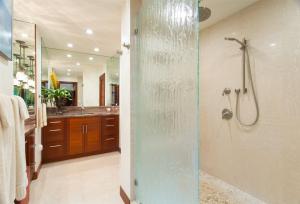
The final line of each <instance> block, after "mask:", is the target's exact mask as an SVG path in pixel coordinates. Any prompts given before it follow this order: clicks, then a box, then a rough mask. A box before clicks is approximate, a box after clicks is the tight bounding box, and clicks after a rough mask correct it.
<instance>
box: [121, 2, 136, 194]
mask: <svg viewBox="0 0 300 204" xmlns="http://www.w3.org/2000/svg"><path fill="white" fill-rule="evenodd" d="M123 42H126V43H129V42H130V0H126V3H125V5H124V8H123V15H122V24H121V44H123ZM122 51H123V54H122V55H121V57H120V145H121V167H120V180H121V186H122V188H123V190H124V191H125V193H126V194H127V196H129V198H130V199H133V189H132V177H133V174H132V154H131V151H132V148H133V147H132V144H131V140H132V137H131V116H130V110H131V106H130V103H131V100H130V96H131V95H130V88H131V82H130V74H131V73H130V71H131V69H130V50H127V49H126V48H124V47H123V48H122Z"/></svg>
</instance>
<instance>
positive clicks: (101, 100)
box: [99, 73, 105, 106]
mask: <svg viewBox="0 0 300 204" xmlns="http://www.w3.org/2000/svg"><path fill="white" fill-rule="evenodd" d="M102 81H104V83H103V90H104V93H103V98H101V90H102V83H101V82H102ZM99 106H105V73H104V74H102V75H101V76H100V77H99Z"/></svg>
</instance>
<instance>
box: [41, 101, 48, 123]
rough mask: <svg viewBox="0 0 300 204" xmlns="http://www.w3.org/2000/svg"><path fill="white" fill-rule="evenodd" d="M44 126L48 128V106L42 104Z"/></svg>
mask: <svg viewBox="0 0 300 204" xmlns="http://www.w3.org/2000/svg"><path fill="white" fill-rule="evenodd" d="M42 114H43V126H47V104H46V103H42Z"/></svg>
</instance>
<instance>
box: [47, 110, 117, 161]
mask: <svg viewBox="0 0 300 204" xmlns="http://www.w3.org/2000/svg"><path fill="white" fill-rule="evenodd" d="M42 143H43V146H44V150H43V162H44V163H48V162H54V161H61V160H66V159H71V158H77V157H82V156H88V155H93V154H100V153H106V152H113V151H118V150H119V117H118V115H104V116H87V117H70V118H57V119H48V126H47V127H44V128H43V137H42Z"/></svg>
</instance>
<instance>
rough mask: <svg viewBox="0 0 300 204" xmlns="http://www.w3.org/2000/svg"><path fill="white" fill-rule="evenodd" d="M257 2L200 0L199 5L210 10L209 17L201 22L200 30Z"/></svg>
mask: <svg viewBox="0 0 300 204" xmlns="http://www.w3.org/2000/svg"><path fill="white" fill-rule="evenodd" d="M257 1H259V0H202V1H201V3H200V5H201V6H204V7H208V8H210V9H211V11H212V13H211V17H210V18H209V19H208V20H206V21H204V22H201V24H200V29H204V28H207V27H209V26H211V25H213V24H215V23H217V22H219V21H220V20H222V19H224V18H226V17H229V16H231V15H232V14H234V13H236V12H238V11H240V10H242V9H244V8H246V7H248V6H250V5H251V4H253V3H255V2H257Z"/></svg>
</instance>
